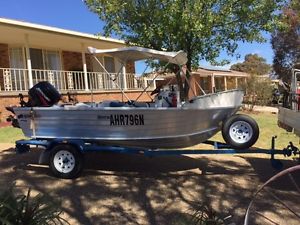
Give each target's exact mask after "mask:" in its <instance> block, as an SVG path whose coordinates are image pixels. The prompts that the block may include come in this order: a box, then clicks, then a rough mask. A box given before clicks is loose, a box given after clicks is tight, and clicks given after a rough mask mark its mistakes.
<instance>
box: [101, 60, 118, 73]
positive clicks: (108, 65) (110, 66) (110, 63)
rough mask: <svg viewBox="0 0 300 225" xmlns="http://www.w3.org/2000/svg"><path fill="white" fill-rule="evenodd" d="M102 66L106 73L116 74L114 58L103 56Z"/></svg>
mask: <svg viewBox="0 0 300 225" xmlns="http://www.w3.org/2000/svg"><path fill="white" fill-rule="evenodd" d="M104 66H105V69H106V70H107V72H109V73H115V72H116V70H115V61H114V58H112V57H107V56H104Z"/></svg>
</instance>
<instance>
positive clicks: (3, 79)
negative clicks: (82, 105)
mask: <svg viewBox="0 0 300 225" xmlns="http://www.w3.org/2000/svg"><path fill="white" fill-rule="evenodd" d="M40 81H48V82H50V83H51V84H52V85H53V86H55V87H56V88H57V89H58V90H59V91H60V92H62V93H65V92H69V91H88V92H90V91H110V90H120V89H123V90H141V89H143V88H145V87H146V86H147V85H148V84H149V82H150V80H149V79H148V78H146V77H138V76H136V75H135V74H133V73H126V74H117V73H110V75H109V74H107V73H104V72H85V71H64V70H41V69H31V70H29V69H15V68H0V92H5V93H6V94H8V93H9V92H27V91H28V90H29V88H30V87H31V86H32V85H35V84H36V83H38V82H40ZM154 88H156V85H155V82H153V84H152V85H151V87H150V89H154Z"/></svg>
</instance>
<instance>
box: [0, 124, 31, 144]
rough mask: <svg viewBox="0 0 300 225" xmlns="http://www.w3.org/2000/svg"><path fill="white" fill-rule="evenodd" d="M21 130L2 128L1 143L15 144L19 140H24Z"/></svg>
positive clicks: (0, 133) (0, 130) (0, 129)
mask: <svg viewBox="0 0 300 225" xmlns="http://www.w3.org/2000/svg"><path fill="white" fill-rule="evenodd" d="M24 138H25V137H24V135H23V133H22V131H21V129H18V128H14V127H2V128H0V143H14V142H15V141H17V140H20V139H24Z"/></svg>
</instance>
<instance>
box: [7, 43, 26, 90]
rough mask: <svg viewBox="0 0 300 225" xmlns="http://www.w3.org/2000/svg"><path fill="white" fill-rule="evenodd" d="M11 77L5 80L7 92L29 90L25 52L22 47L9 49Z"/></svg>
mask: <svg viewBox="0 0 300 225" xmlns="http://www.w3.org/2000/svg"><path fill="white" fill-rule="evenodd" d="M9 65H10V68H12V69H10V70H9V71H10V73H9V75H10V76H9V77H7V78H6V79H5V88H6V89H7V90H20V91H21V90H25V89H26V88H27V78H26V77H27V71H26V70H25V68H26V67H25V59H24V51H23V48H22V47H12V48H9Z"/></svg>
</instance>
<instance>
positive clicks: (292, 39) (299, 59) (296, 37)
mask: <svg viewBox="0 0 300 225" xmlns="http://www.w3.org/2000/svg"><path fill="white" fill-rule="evenodd" d="M282 15H283V16H282V18H281V21H282V23H283V24H284V27H283V29H278V30H276V31H275V32H274V33H273V34H272V40H271V43H272V48H273V50H274V59H273V69H274V72H275V73H276V74H277V75H278V76H279V78H281V79H283V80H284V81H287V82H289V80H290V77H291V72H292V69H293V68H298V69H300V2H299V0H291V1H290V2H289V5H288V6H287V7H285V8H284V10H283V14H282Z"/></svg>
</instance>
